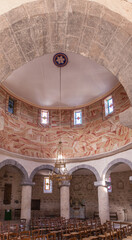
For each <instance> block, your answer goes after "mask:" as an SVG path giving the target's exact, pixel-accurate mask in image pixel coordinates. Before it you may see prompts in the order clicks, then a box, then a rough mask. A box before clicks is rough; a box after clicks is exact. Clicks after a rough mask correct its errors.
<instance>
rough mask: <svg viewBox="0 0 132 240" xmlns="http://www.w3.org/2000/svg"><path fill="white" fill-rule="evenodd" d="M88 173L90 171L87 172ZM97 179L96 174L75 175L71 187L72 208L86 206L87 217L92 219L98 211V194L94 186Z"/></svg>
mask: <svg viewBox="0 0 132 240" xmlns="http://www.w3.org/2000/svg"><path fill="white" fill-rule="evenodd" d="M87 172H88V171H87ZM95 181H96V178H95V176H94V174H92V173H91V174H90V175H87V174H86V170H84V174H83V175H73V177H72V180H71V187H70V199H71V200H70V205H71V207H73V208H74V207H75V208H76V206H77V205H79V206H85V217H86V218H91V217H93V216H94V212H97V211H98V192H97V188H96V187H95V186H94V182H95Z"/></svg>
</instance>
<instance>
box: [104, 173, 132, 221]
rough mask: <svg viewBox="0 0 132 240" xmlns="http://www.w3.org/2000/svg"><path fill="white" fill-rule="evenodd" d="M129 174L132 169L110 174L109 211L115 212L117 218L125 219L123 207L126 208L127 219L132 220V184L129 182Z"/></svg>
mask: <svg viewBox="0 0 132 240" xmlns="http://www.w3.org/2000/svg"><path fill="white" fill-rule="evenodd" d="M131 175H132V171H128V172H118V173H112V174H111V183H112V192H111V193H109V203H110V211H111V212H117V215H118V219H119V220H125V219H124V210H123V209H127V218H128V221H132V184H131V183H130V182H129V176H131Z"/></svg>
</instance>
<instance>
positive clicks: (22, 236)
mask: <svg viewBox="0 0 132 240" xmlns="http://www.w3.org/2000/svg"><path fill="white" fill-rule="evenodd" d="M28 237H30V231H22V232H20V239H25V240H26V238H28Z"/></svg>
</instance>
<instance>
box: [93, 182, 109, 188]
mask: <svg viewBox="0 0 132 240" xmlns="http://www.w3.org/2000/svg"><path fill="white" fill-rule="evenodd" d="M94 186H95V187H100V186H102V187H107V183H106V181H97V182H94Z"/></svg>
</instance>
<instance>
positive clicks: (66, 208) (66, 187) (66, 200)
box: [60, 181, 70, 219]
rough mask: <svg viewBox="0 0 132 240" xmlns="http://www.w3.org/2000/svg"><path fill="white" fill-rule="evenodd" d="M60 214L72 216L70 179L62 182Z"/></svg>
mask: <svg viewBox="0 0 132 240" xmlns="http://www.w3.org/2000/svg"><path fill="white" fill-rule="evenodd" d="M60 216H61V217H64V218H66V219H69V218H70V181H62V182H61V184H60Z"/></svg>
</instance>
